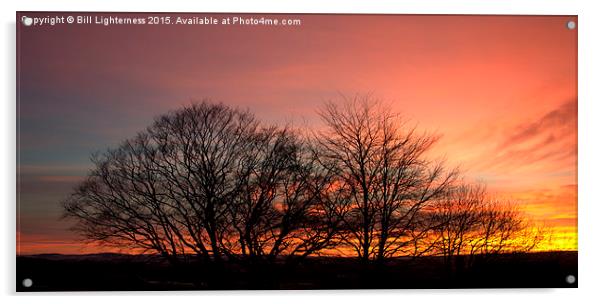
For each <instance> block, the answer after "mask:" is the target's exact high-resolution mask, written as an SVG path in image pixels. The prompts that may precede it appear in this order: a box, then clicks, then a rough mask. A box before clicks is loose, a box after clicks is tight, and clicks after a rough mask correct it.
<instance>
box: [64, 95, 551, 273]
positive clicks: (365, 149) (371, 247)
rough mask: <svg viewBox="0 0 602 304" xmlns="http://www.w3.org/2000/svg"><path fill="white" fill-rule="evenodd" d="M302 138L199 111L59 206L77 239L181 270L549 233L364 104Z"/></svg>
mask: <svg viewBox="0 0 602 304" xmlns="http://www.w3.org/2000/svg"><path fill="white" fill-rule="evenodd" d="M319 115H320V117H321V118H322V121H323V122H324V128H322V129H321V130H320V131H314V132H301V131H300V130H295V129H293V128H290V127H281V126H277V125H269V124H265V123H262V122H261V121H259V120H258V119H257V118H256V117H255V116H254V115H253V114H252V113H250V112H249V111H245V110H240V109H235V108H231V107H228V106H225V105H223V104H215V103H211V102H209V101H204V102H201V103H198V104H194V105H191V106H188V107H185V108H182V109H180V110H177V111H173V112H170V113H167V114H166V115H163V116H160V117H158V118H157V119H155V121H154V123H153V124H152V125H151V126H150V127H148V128H147V129H146V130H144V131H142V132H140V133H138V134H137V135H136V136H135V137H133V138H131V139H127V140H125V141H123V142H122V143H121V144H120V145H119V146H117V147H116V148H112V149H108V150H107V151H105V152H102V153H97V154H95V155H93V157H92V161H93V165H94V166H93V169H92V170H91V171H90V173H89V174H88V176H87V177H86V179H85V180H84V181H83V182H81V183H80V184H79V185H78V186H77V187H76V188H75V190H74V192H73V193H72V194H71V195H70V196H69V197H68V198H67V199H66V200H65V201H64V202H63V206H64V211H65V216H66V217H67V218H70V219H73V220H74V222H75V225H74V227H73V229H74V230H75V231H77V232H78V233H79V234H80V235H81V236H82V237H83V239H85V240H87V241H90V242H98V243H102V244H105V245H110V246H117V247H120V248H129V249H132V250H136V251H137V252H150V253H156V254H160V255H162V256H164V257H165V258H167V259H168V260H169V261H171V262H173V263H179V262H181V261H182V260H185V259H188V258H191V257H198V258H201V259H203V260H205V261H213V262H220V261H223V260H225V259H227V260H229V261H236V260H240V261H264V262H265V261H268V262H274V261H276V260H280V259H282V260H285V261H289V262H295V261H299V260H301V259H303V258H305V257H307V256H309V255H325V254H328V255H333V254H334V255H337V254H340V255H349V254H354V255H356V256H357V257H358V258H359V259H361V260H362V261H364V262H368V261H371V260H374V261H380V262H382V261H385V260H386V259H388V258H391V257H396V256H408V255H410V256H418V255H423V254H441V255H443V256H444V257H446V258H448V257H452V256H458V255H467V254H468V255H476V254H493V253H500V252H509V251H524V250H530V249H531V248H533V246H535V245H536V243H537V241H538V240H539V239H540V235H541V234H534V233H532V232H533V229H532V226H531V225H530V224H529V223H528V221H527V220H526V219H525V217H524V216H522V214H521V213H520V212H519V211H518V210H516V208H515V205H513V204H507V203H504V204H502V203H499V202H498V201H496V200H495V198H493V197H491V196H490V195H488V194H487V193H486V191H485V188H484V186H481V185H470V184H467V183H464V182H462V180H461V178H459V172H458V170H457V169H447V168H446V165H445V163H444V162H443V161H435V160H432V159H431V158H430V157H429V155H428V154H429V152H431V150H432V149H431V148H432V147H433V145H434V144H435V143H436V142H437V140H438V138H439V137H438V136H435V135H433V134H429V133H426V132H420V131H418V129H417V128H416V127H415V126H410V125H409V123H407V122H406V121H404V120H403V119H402V117H400V116H399V115H398V114H396V113H393V112H392V111H391V110H390V109H389V108H387V107H386V106H384V105H383V103H382V102H379V101H378V100H375V99H373V98H371V97H370V96H354V97H349V98H347V97H343V98H342V100H338V101H337V102H328V103H326V104H325V105H324V106H323V108H322V109H321V110H320V112H319Z"/></svg>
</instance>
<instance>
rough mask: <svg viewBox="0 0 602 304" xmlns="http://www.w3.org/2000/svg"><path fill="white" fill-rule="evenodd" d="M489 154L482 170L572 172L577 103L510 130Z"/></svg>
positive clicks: (564, 105) (575, 139)
mask: <svg viewBox="0 0 602 304" xmlns="http://www.w3.org/2000/svg"><path fill="white" fill-rule="evenodd" d="M486 153H488V154H489V157H488V158H484V159H488V161H486V162H484V163H483V165H482V166H481V168H482V169H484V170H491V169H496V170H504V171H514V170H518V171H520V170H523V171H524V170H531V171H537V172H546V173H548V174H553V173H554V172H556V173H557V172H560V171H563V170H564V171H566V170H572V171H574V170H575V169H576V168H575V165H576V157H577V101H576V100H572V101H569V102H566V103H564V104H562V105H560V106H559V107H557V108H555V109H553V110H551V111H549V112H547V113H545V114H544V115H542V116H540V117H539V118H536V119H535V120H533V121H529V122H526V123H522V124H519V125H517V126H515V127H511V128H510V129H509V131H508V132H507V133H506V134H505V135H504V136H503V137H502V138H501V140H500V142H499V144H497V145H496V146H495V148H494V149H493V150H492V151H487V152H486Z"/></svg>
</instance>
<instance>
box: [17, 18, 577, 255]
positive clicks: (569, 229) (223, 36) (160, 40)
mask: <svg viewBox="0 0 602 304" xmlns="http://www.w3.org/2000/svg"><path fill="white" fill-rule="evenodd" d="M29 15H34V14H29ZM38 15H40V16H42V15H43V16H46V15H52V14H44V13H39V14H38ZM105 15H106V14H105ZM122 16H125V15H122ZM213 16H215V17H217V18H224V17H228V16H232V15H219V14H213ZM266 16H267V15H266ZM272 17H277V18H285V17H286V18H297V19H300V20H301V21H302V25H301V26H298V27H261V26H246V27H245V26H176V25H170V26H109V27H105V26H102V25H79V26H77V25H71V26H69V25H57V26H54V27H49V26H48V27H24V26H22V25H19V26H18V27H19V28H18V31H19V33H18V68H19V74H18V84H19V94H18V96H19V113H18V118H19V122H20V126H19V127H20V134H19V141H20V142H19V157H20V164H19V170H20V176H19V178H20V182H19V185H20V200H19V214H18V216H19V222H18V227H17V232H18V240H19V243H18V246H17V251H18V253H21V254H30V253H43V252H44V253H47V252H60V253H82V252H90V251H98V250H105V249H98V248H92V247H83V246H82V245H81V244H80V243H79V242H77V241H75V239H76V236H74V235H73V234H72V233H71V232H70V231H68V229H67V228H68V227H69V225H70V224H71V223H69V222H65V221H63V220H61V219H60V218H59V217H60V205H59V201H60V200H61V199H62V198H64V197H65V196H66V195H67V194H68V193H69V191H70V189H71V188H72V187H73V186H74V184H75V183H76V182H77V181H78V180H80V179H81V177H82V176H84V175H85V174H86V172H87V170H88V169H89V168H90V163H89V161H88V157H89V155H90V153H91V152H94V151H98V150H103V149H105V148H106V147H108V146H111V145H115V144H116V143H118V142H119V141H120V140H122V139H124V138H127V137H131V136H133V135H134V134H135V133H136V131H137V130H141V129H142V128H144V127H145V126H147V125H148V124H149V123H150V122H151V121H152V118H153V117H155V116H156V115H160V114H162V113H164V112H166V111H168V110H170V109H175V108H178V107H180V106H182V105H185V104H189V103H190V100H194V99H197V100H198V99H202V98H212V99H214V100H219V101H223V102H224V103H226V104H229V105H233V106H240V107H248V108H249V109H250V110H251V111H253V112H255V113H256V114H257V115H258V116H259V117H260V118H262V119H264V120H266V121H270V122H291V121H292V122H293V123H295V124H300V125H301V124H302V125H307V126H309V127H314V128H319V127H320V122H319V119H318V117H317V115H316V109H317V108H318V107H319V106H320V105H321V104H322V103H323V102H324V101H325V100H328V99H331V98H336V96H337V95H338V94H339V92H341V93H344V94H355V93H365V92H373V94H374V95H375V96H377V97H380V98H382V99H384V100H385V101H387V102H389V103H391V105H392V106H393V107H394V108H395V109H396V110H398V111H400V112H402V113H403V114H404V115H405V116H406V117H408V118H409V119H411V120H412V121H413V122H415V123H417V124H419V127H420V128H421V129H425V130H429V131H432V132H437V133H440V134H442V135H443V138H442V140H441V142H440V143H439V144H438V145H437V146H436V148H435V150H434V151H433V153H432V154H433V155H444V156H445V157H446V159H447V161H448V163H450V164H452V165H459V166H460V167H461V168H462V170H463V172H464V173H465V175H466V178H467V179H470V180H481V181H484V182H486V183H487V184H488V188H489V190H490V191H492V192H494V193H495V194H496V195H499V196H501V197H505V198H508V199H514V200H517V201H518V202H519V203H520V204H521V205H522V206H523V207H524V209H525V211H526V212H527V213H528V214H529V216H531V217H533V218H534V219H535V220H536V221H538V222H541V223H545V225H546V226H548V227H550V229H551V230H552V231H553V233H554V236H555V238H554V240H553V242H552V243H551V244H548V245H546V248H551V249H577V231H576V229H577V228H576V226H577V171H576V170H577V145H576V143H577V31H576V30H568V29H567V28H566V22H567V21H569V20H574V21H577V19H576V17H567V16H370V15H335V16H333V15H297V16H284V15H272ZM18 18H19V17H18Z"/></svg>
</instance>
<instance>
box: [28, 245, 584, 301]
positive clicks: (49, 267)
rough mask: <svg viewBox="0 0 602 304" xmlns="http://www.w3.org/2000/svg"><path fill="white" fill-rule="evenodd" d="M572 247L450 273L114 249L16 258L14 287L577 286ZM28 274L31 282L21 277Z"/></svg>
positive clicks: (407, 263)
mask: <svg viewBox="0 0 602 304" xmlns="http://www.w3.org/2000/svg"><path fill="white" fill-rule="evenodd" d="M568 275H573V276H574V277H575V278H578V276H577V252H544V253H529V254H511V255H503V256H498V257H497V258H495V259H493V260H488V261H487V262H486V263H480V265H476V266H473V267H470V268H468V269H465V270H461V271H460V270H449V269H448V268H446V267H445V265H444V264H443V259H442V258H440V257H421V258H417V259H413V260H412V259H408V258H399V259H396V260H394V261H390V262H388V263H386V264H385V265H380V266H379V265H363V264H361V263H359V261H357V260H355V259H350V258H311V259H309V260H307V261H305V262H304V263H303V264H301V265H299V266H296V267H292V268H291V267H286V266H284V265H280V264H279V265H271V266H269V265H255V266H241V265H237V264H229V265H225V266H222V267H217V266H210V265H200V264H187V265H185V266H182V267H173V266H170V265H168V264H167V263H165V262H164V261H163V260H162V259H160V258H158V257H154V256H131V255H118V254H95V255H54V254H51V255H35V256H19V257H17V291H100V290H202V289H372V288H387V289H393V288H521V287H523V288H524V287H529V288H536V287H539V288H558V287H577V281H575V282H574V283H572V284H570V283H568V282H567V279H566V278H567V276H568ZM27 278H29V279H31V280H32V282H33V285H32V286H31V287H28V288H26V287H24V286H23V284H22V282H23V280H25V279H27Z"/></svg>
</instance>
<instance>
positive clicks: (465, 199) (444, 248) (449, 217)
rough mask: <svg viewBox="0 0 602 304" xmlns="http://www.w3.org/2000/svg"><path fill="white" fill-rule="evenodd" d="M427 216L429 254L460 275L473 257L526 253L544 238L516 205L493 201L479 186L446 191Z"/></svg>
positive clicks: (482, 257) (482, 187)
mask: <svg viewBox="0 0 602 304" xmlns="http://www.w3.org/2000/svg"><path fill="white" fill-rule="evenodd" d="M429 212H430V215H431V219H432V221H433V224H432V226H433V231H434V236H432V239H431V240H432V241H433V244H434V246H433V247H432V248H433V252H432V253H433V254H440V255H442V256H443V258H444V263H445V264H446V265H447V267H448V268H449V269H450V270H451V269H456V270H457V271H461V270H462V269H463V268H464V267H469V266H471V265H472V264H473V262H474V261H475V258H476V257H480V258H481V259H486V258H488V257H490V256H495V255H497V254H500V253H510V252H526V251H530V250H532V249H533V248H534V247H535V246H537V244H538V243H539V242H540V241H541V240H542V238H543V235H544V232H543V230H542V228H540V227H536V226H535V225H534V224H533V223H532V222H530V221H529V220H528V218H527V217H525V216H524V214H522V212H520V210H519V209H518V207H517V204H516V203H504V202H501V201H499V200H496V199H495V198H494V197H492V196H491V195H489V194H488V193H487V191H486V187H485V185H483V184H472V185H471V184H460V185H457V186H455V187H453V188H450V189H448V191H447V192H446V195H445V196H442V197H440V198H439V199H438V200H437V202H436V204H434V205H432V206H431V208H430V210H429Z"/></svg>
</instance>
